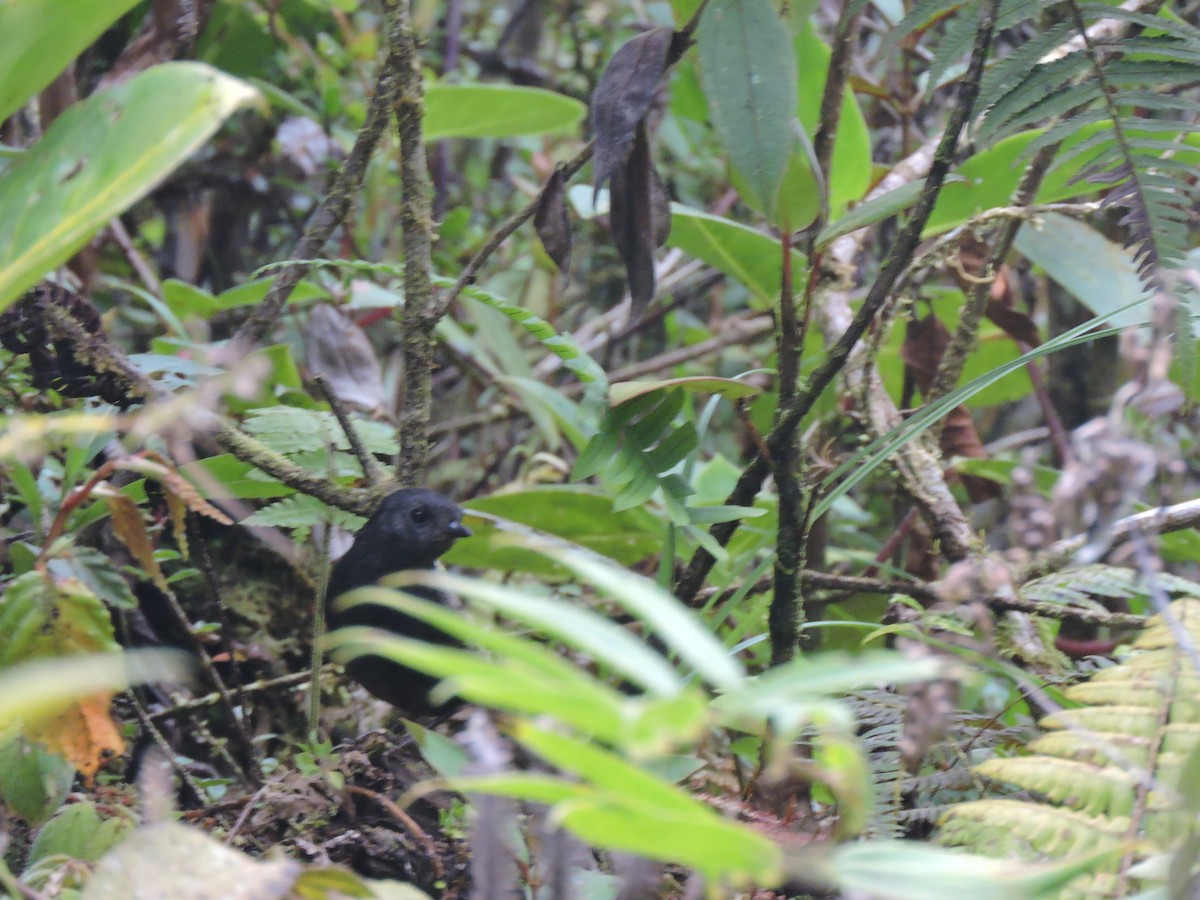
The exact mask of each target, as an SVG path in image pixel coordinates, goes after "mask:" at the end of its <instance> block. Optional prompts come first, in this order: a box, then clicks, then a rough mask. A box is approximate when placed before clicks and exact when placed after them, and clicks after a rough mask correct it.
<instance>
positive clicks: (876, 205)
mask: <svg viewBox="0 0 1200 900" xmlns="http://www.w3.org/2000/svg"><path fill="white" fill-rule="evenodd" d="M963 181H966V179H965V178H964V177H963V176H961V175H949V176H947V178H946V181H945V183H946V184H952V183H955V182H963ZM924 189H925V179H924V178H922V179H921V180H920V181H910V182H909V183H908V184H904V185H901V186H900V187H898V188H896V189H895V190H892V191H888V192H887V193H886V194H882V195H880V196H878V197H875V198H874V199H872V200H867V201H866V202H865V203H860V204H859V205H858V206H856V207H854V209H852V210H850V212H848V213H846V215H844V216H842V217H841V218H840V219H838V220H836V221H834V222H832V223H830V224H829V225H826V226H825V227H824V228H823V229H821V233H820V234H819V235H817V246H818V247H827V246H828V245H829V244H831V243H833V242H834V241H835V240H837V239H838V238H840V237H841V236H842V235H845V234H850V233H851V232H854V231H858V230H859V229H860V228H866V227H867V226H868V225H874V224H875V223H876V222H882V221H883V220H884V219H888V218H891V217H892V216H895V215H899V214H900V213H901V212H903V211H904V210H906V209H908V207H910V206H912V205H913V204H914V203H916V202H917V198H918V197H920V196H921V191H923V190H924Z"/></svg>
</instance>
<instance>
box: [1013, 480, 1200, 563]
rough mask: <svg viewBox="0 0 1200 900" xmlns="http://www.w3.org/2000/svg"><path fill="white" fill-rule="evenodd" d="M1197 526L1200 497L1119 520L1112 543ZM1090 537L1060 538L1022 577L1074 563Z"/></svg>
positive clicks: (1040, 554) (1036, 559) (1036, 557)
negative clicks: (1136, 535)
mask: <svg viewBox="0 0 1200 900" xmlns="http://www.w3.org/2000/svg"><path fill="white" fill-rule="evenodd" d="M1196 527H1200V500H1185V501H1184V502H1182V503H1176V504H1175V505H1173V506H1164V507H1162V508H1160V509H1148V510H1146V511H1145V512H1140V513H1135V514H1134V515H1132V516H1128V517H1126V518H1124V519H1120V520H1118V521H1117V522H1116V523H1115V524H1114V525H1113V527H1112V546H1113V547H1116V546H1118V545H1119V544H1123V543H1124V542H1125V541H1127V540H1129V539H1130V538H1131V537H1132V536H1133V535H1134V534H1136V533H1138V532H1139V531H1141V532H1145V533H1153V534H1167V533H1168V532H1172V531H1184V530H1186V529H1188V528H1196ZM1089 539H1090V536H1089V535H1085V534H1081V535H1076V536H1075V537H1070V538H1065V539H1063V540H1061V541H1056V542H1055V543H1053V544H1051V545H1050V546H1049V547H1047V548H1046V549H1045V550H1042V551H1041V552H1040V553H1038V554H1037V555H1036V556H1035V557H1034V559H1033V561H1032V562H1030V563H1029V564H1028V565H1027V566H1025V567H1024V569H1022V570H1021V572H1020V575H1019V578H1018V580H1019V581H1021V582H1025V581H1028V580H1029V579H1031V578H1037V577H1038V576H1040V575H1046V574H1048V573H1050V572H1056V571H1058V570H1059V569H1061V568H1062V567H1063V566H1065V565H1067V564H1068V563H1070V561H1071V558H1072V557H1073V556H1074V555H1075V554H1076V553H1078V552H1079V551H1080V550H1081V549H1082V548H1083V547H1084V546H1086V545H1087V542H1088V540H1089Z"/></svg>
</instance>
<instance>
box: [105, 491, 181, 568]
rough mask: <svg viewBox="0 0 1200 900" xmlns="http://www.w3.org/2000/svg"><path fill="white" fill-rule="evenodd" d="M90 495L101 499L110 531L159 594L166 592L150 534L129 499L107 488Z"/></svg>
mask: <svg viewBox="0 0 1200 900" xmlns="http://www.w3.org/2000/svg"><path fill="white" fill-rule="evenodd" d="M94 493H95V494H96V495H97V496H101V497H103V498H104V502H105V503H107V504H108V512H109V515H110V516H111V517H112V526H113V531H114V532H115V533H116V535H117V537H119V538H120V539H121V543H122V544H124V545H125V546H126V547H127V548H128V549H129V552H130V553H132V554H133V558H134V559H135V560H136V561H137V564H138V565H139V566H141V568H142V571H143V572H145V573H146V574H147V575H148V576H149V577H150V578H151V580H153V581H154V583H155V584H156V585H158V586H159V587H160V588H161V589H162V590H164V591H167V590H170V588H169V587H168V585H167V577H166V576H165V575H163V571H162V569H161V568H159V565H158V560H156V559H155V558H154V542H153V541H151V540H150V533H149V532H148V531H147V530H146V523H145V522H144V521H142V511H141V509H139V508H138V505H137V503H135V502H134V500H133V499H132V498H131V497H126V496H125V495H124V494H122V493H120V492H118V491H115V490H113V489H112V488H109V487H107V486H102V487H98V488H96V490H95V491H94Z"/></svg>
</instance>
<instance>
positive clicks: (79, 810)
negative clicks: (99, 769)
mask: <svg viewBox="0 0 1200 900" xmlns="http://www.w3.org/2000/svg"><path fill="white" fill-rule="evenodd" d="M112 808H113V809H116V810H118V813H119V814H118V815H115V816H112V817H111V818H101V817H100V812H99V810H98V809H97V808H96V806H95V805H94V804H93V803H91V802H86V801H85V802H83V803H72V804H70V805H68V806H64V807H63V808H62V809H61V810H59V811H58V813H57V814H56V815H55V816H54V818H52V819H51V820H50V821H49V822H47V823H46V824H45V825H44V826H42V829H41V830H40V831H39V832H38V835H37V837H36V838H34V841H33V845H32V847H30V850H29V860H28V865H30V866H33V865H35V864H36V863H37V862H39V861H40V860H44V859H46V858H47V857H50V856H66V857H69V858H71V859H78V860H82V861H83V862H89V863H90V862H95V861H96V860H98V859H99V858H100V857H101V856H103V855H104V854H105V853H107V852H108V851H109V850H111V849H112V848H113V847H115V846H116V845H117V844H118V843H120V842H121V840H123V839H124V838H125V836H126V835H128V834H129V832H131V831H133V828H134V826H135V825H136V824H137V823H136V820H135V818H134V816H133V813H132V812H130V811H128V810H124V809H122V808H121V807H119V806H115V805H114V806H113V807H112Z"/></svg>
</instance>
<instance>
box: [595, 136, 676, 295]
mask: <svg viewBox="0 0 1200 900" xmlns="http://www.w3.org/2000/svg"><path fill="white" fill-rule="evenodd" d="M609 221H610V223H611V227H612V236H613V243H615V244H616V245H617V252H618V253H620V254H621V261H622V262H624V263H625V273H626V278H627V279H628V281H629V294H630V297H631V298H632V303H633V314H634V316H635V317H637V316H640V315H641V312H642V310H644V309H645V308H646V304H648V303H649V302H650V300H651V298H652V297H653V296H654V250H655V248H656V247H660V246H662V244H664V243H665V242H666V239H667V234H668V233H669V232H670V230H671V207H670V203H669V202H668V199H667V193H666V189H665V188H664V187H663V184H662V181H661V180H660V179H659V177H658V173H657V172H655V171H654V166H653V165H652V164H651V162H650V141H649V139H648V138H647V136H646V125H645V123H644V122H643V123H642V124H640V125H638V127H637V135H636V137H635V138H634V142H633V149H632V151H630V154H629V158H628V159H627V160H625V163H624V164H623V165H622V166H620V167H618V169H617V170H616V171H615V172H614V173H613V176H612V190H611V192H610V210H609Z"/></svg>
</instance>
